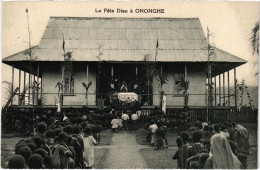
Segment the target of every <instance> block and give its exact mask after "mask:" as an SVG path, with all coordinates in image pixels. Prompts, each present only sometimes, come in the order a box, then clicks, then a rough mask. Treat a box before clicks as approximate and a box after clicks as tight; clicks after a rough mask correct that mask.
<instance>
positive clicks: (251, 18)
mask: <svg viewBox="0 0 260 170" xmlns="http://www.w3.org/2000/svg"><path fill="white" fill-rule="evenodd" d="M26 8H28V10H29V21H30V24H29V25H30V31H31V35H32V37H31V44H32V45H38V44H39V42H40V39H41V36H42V35H43V32H44V30H45V27H46V25H47V23H48V20H49V17H50V16H71V17H171V18H199V19H200V22H201V24H202V27H203V30H204V33H205V35H206V30H207V27H208V28H209V30H210V31H211V32H212V33H213V35H214V36H211V37H210V42H211V43H212V44H214V45H215V46H216V47H218V48H220V49H222V50H224V51H227V52H229V53H231V54H234V55H236V56H238V57H240V58H243V59H245V60H247V61H248V63H247V64H244V65H243V66H240V67H238V68H237V79H238V82H241V81H242V79H245V82H246V84H247V85H249V86H258V76H255V73H256V72H258V64H256V62H257V61H258V59H259V57H258V56H257V55H256V54H255V55H253V52H252V48H251V46H250V39H249V38H250V34H251V30H252V29H253V27H254V25H255V24H256V22H257V21H259V2H226V1H222V2H202V1H197V2H191V1H190V2H189V1H186V2H68V1H67V2H47V1H46V2H3V3H2V42H1V43H2V44H1V45H2V48H1V49H2V51H1V54H2V58H4V57H7V56H9V55H12V54H14V53H17V52H19V51H21V50H24V49H26V48H28V28H27V27H28V25H27V24H28V21H27V16H26V12H25V11H26ZM96 8H97V9H102V10H103V9H104V8H111V9H115V10H116V9H117V8H120V9H126V10H130V9H136V8H146V9H147V8H157V9H165V13H163V14H129V13H127V14H124V13H119V14H118V13H105V14H104V13H103V12H102V13H95V9H96ZM1 66H2V81H9V82H11V67H9V66H7V65H5V64H2V65H1ZM230 76H231V77H233V72H231V73H230ZM15 79H16V82H15V84H18V81H17V79H18V71H17V70H16V71H15Z"/></svg>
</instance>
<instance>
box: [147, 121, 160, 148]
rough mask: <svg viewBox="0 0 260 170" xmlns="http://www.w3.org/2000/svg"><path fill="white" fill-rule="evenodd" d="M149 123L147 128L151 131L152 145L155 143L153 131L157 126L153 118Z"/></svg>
mask: <svg viewBox="0 0 260 170" xmlns="http://www.w3.org/2000/svg"><path fill="white" fill-rule="evenodd" d="M150 124H151V125H150V126H149V130H150V132H151V136H152V137H151V145H152V146H154V143H155V133H156V130H157V129H158V126H157V125H156V124H155V122H154V120H152V121H151V123H150Z"/></svg>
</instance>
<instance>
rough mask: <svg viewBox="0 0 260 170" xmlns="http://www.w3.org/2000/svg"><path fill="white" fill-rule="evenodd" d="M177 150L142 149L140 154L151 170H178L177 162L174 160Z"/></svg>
mask: <svg viewBox="0 0 260 170" xmlns="http://www.w3.org/2000/svg"><path fill="white" fill-rule="evenodd" d="M175 151H176V149H173V148H169V149H167V150H156V151H155V150H154V148H153V147H150V148H142V149H140V151H139V152H140V154H141V155H142V157H143V158H144V160H145V161H146V164H147V165H148V168H149V169H173V168H177V161H176V160H173V159H172V156H173V154H174V153H175Z"/></svg>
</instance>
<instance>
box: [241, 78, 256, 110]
mask: <svg viewBox="0 0 260 170" xmlns="http://www.w3.org/2000/svg"><path fill="white" fill-rule="evenodd" d="M237 86H238V90H239V91H240V92H241V93H240V96H239V97H240V107H243V106H244V98H243V95H244V93H246V94H247V97H248V100H249V107H252V101H253V100H252V99H251V96H250V94H249V91H248V87H247V85H246V83H245V80H242V82H241V83H240V84H238V85H237Z"/></svg>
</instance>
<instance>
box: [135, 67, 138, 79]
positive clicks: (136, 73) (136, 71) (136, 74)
mask: <svg viewBox="0 0 260 170" xmlns="http://www.w3.org/2000/svg"><path fill="white" fill-rule="evenodd" d="M135 76H136V78H137V76H138V67H137V65H136V66H135Z"/></svg>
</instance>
